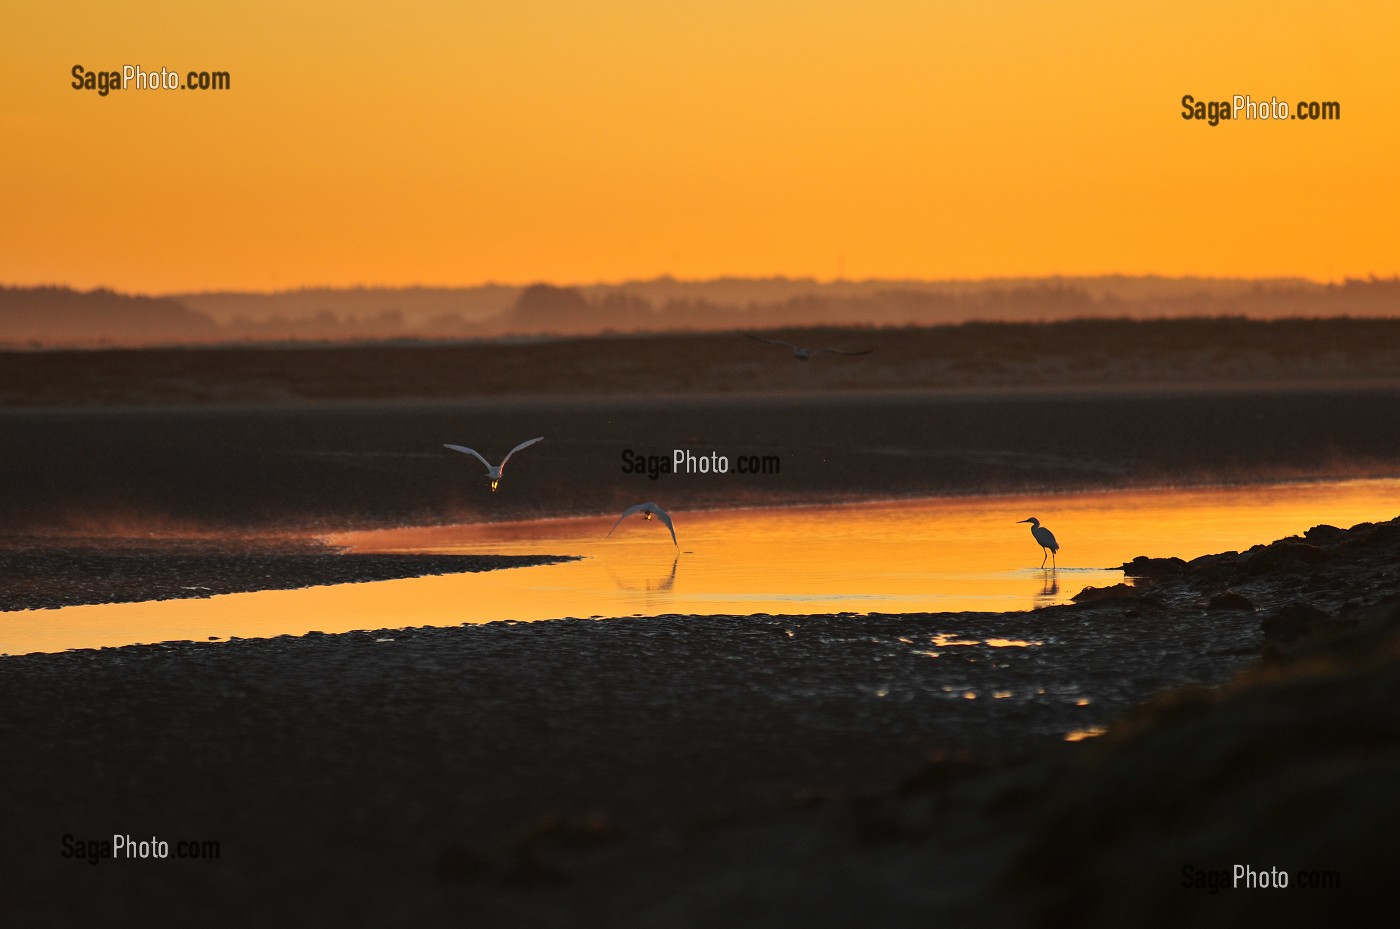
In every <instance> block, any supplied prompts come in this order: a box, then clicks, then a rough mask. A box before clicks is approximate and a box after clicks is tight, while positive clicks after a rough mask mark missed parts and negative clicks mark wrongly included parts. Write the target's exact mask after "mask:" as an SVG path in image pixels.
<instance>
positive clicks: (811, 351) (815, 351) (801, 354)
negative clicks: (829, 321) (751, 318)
mask: <svg viewBox="0 0 1400 929" xmlns="http://www.w3.org/2000/svg"><path fill="white" fill-rule="evenodd" d="M744 335H746V336H748V337H749V338H751V339H753V340H754V341H755V342H767V343H768V344H769V345H781V346H783V347H784V348H790V349H792V357H794V358H796V359H797V360H798V361H810V360H811V359H812V356H813V355H820V354H822V353H823V352H825V353H826V354H828V355H869V354H870V353H871V352H873V351H875V349H873V348H867V349H866V350H865V351H863V352H848V351H846V350H844V349H840V348H803V347H802V346H800V345H793V344H792V343H791V342H784V341H783V340H782V339H760V338H759V337H758V336H756V335H753V334H752V333H748V332H746V333H744Z"/></svg>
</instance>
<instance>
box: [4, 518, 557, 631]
mask: <svg viewBox="0 0 1400 929" xmlns="http://www.w3.org/2000/svg"><path fill="white" fill-rule="evenodd" d="M570 557H571V556H568V555H538V556H531V555H393V554H388V555H360V554H346V553H341V552H337V551H334V550H331V549H329V548H327V547H325V546H322V545H317V544H315V543H314V542H309V541H308V542H298V541H296V540H293V539H290V538H287V539H263V540H247V541H239V540H236V539H228V540H217V539H205V540H199V541H192V540H189V539H164V540H159V541H156V540H145V541H136V542H132V541H131V540H124V541H122V542H117V541H115V540H110V539H107V540H100V541H99V540H87V541H81V540H73V539H68V540H55V539H54V538H52V537H41V538H38V539H33V538H30V539H25V538H23V537H20V538H12V539H9V540H7V544H5V545H2V546H0V613H4V612H5V611H10V610H44V609H56V608H59V607H65V606H75V605H78V604H83V603H134V602H139V601H146V600H171V599H187V598H198V597H212V596H215V595H218V594H231V593H245V592H249V591H255V590H293V589H296V588H300V587H311V586H318V585H323V584H362V583H368V582H371V581H387V580H395V579H397V578H405V577H424V576H427V575H433V574H460V573H467V572H476V571H495V570H500V569H502V568H519V567H525V566H527V565H539V564H553V563H556V562H559V561H566V560H569V558H570ZM0 622H3V619H2V618H0Z"/></svg>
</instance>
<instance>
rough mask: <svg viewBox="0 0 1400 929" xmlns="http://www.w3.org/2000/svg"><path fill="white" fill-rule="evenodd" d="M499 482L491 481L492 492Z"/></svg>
mask: <svg viewBox="0 0 1400 929" xmlns="http://www.w3.org/2000/svg"><path fill="white" fill-rule="evenodd" d="M499 483H500V481H492V482H491V492H492V493H495V492H496V485H497V484H499Z"/></svg>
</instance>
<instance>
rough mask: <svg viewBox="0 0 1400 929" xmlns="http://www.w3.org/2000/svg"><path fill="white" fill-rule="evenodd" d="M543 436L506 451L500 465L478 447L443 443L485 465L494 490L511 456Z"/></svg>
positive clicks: (444, 446)
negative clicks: (485, 456) (483, 454)
mask: <svg viewBox="0 0 1400 929" xmlns="http://www.w3.org/2000/svg"><path fill="white" fill-rule="evenodd" d="M543 438H544V436H542V435H541V436H536V437H535V438H533V439H530V440H529V441H526V442H521V443H520V444H519V445H517V446H515V448H512V449H511V450H510V451H508V452H506V457H504V458H502V459H501V463H500V464H498V465H493V464H491V462H489V461H487V460H486V459H485V458H482V457H481V453H480V452H478V451H477V450H476V449H473V448H467V447H466V446H465V445H448V444H447V443H446V442H444V443H443V444H442V447H443V448H450V449H452V450H453V451H454V452H462V453H463V454H466V455H471V456H472V457H473V458H475V459H476V460H477V461H479V462H481V463H482V464H483V465H485V466H486V476H487V477H489V478H490V479H491V490H492V491H493V492H494V491H495V489H496V485H497V484H499V483H500V482H501V472H502V471H504V470H505V468H506V462H507V461H510V456H511V455H514V454H515V453H516V452H518V451H520V450H521V449H522V448H529V447H530V446H531V445H534V444H535V443H536V442H538V441H540V440H541V439H543Z"/></svg>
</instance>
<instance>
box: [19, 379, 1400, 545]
mask: <svg viewBox="0 0 1400 929" xmlns="http://www.w3.org/2000/svg"><path fill="white" fill-rule="evenodd" d="M0 433H3V435H4V436H5V437H6V441H7V449H8V451H7V452H6V454H4V455H3V456H0V485H3V486H4V487H5V488H6V489H7V492H6V493H5V494H4V495H0V523H2V524H3V525H5V526H7V527H8V528H9V530H10V533H21V532H24V533H49V534H56V535H60V536H63V535H70V534H77V535H81V536H104V535H105V536H113V537H118V538H130V537H142V536H146V535H149V534H154V535H157V536H161V537H169V536H177V535H181V534H198V533H201V532H210V531H213V532H216V533H220V534H222V533H227V532H233V531H240V532H241V531H251V532H254V533H266V532H269V531H272V530H276V529H286V530H289V531H294V532H301V533H308V532H309V533H317V532H323V531H331V530H337V529H347V528H362V527H374V526H385V525H403V524H412V525H431V524H443V523H456V522H478V521H500V520H518V519H540V518H550V517H557V516H567V515H579V514H593V515H598V514H606V513H619V512H621V511H622V509H623V508H625V507H626V506H630V505H632V504H634V503H637V502H640V501H642V500H656V501H657V502H659V503H661V504H662V505H663V506H665V507H667V508H668V509H670V510H673V511H684V510H686V509H698V508H719V507H734V506H771V505H782V504H788V503H828V502H841V501H856V500H866V499H874V498H897V497H905V496H944V495H950V494H975V493H1024V494H1035V495H1044V494H1049V493H1054V492H1056V491H1065V490H1074V489H1111V488H1115V487H1127V486H1153V485H1157V486H1160V485H1171V486H1185V485H1191V484H1212V483H1261V482H1267V481H1275V480H1302V479H1326V478H1338V477H1343V478H1345V477H1368V476H1371V477H1389V476H1393V475H1395V474H1400V389H1386V388H1374V389H1363V388H1344V389H1305V388H1293V389H1286V390H1285V389H1273V390H1262V389H1249V390H1224V391H1219V390H1215V391H1212V390H1205V389H1190V390H1188V389H1173V390H1128V391H1124V390H1115V391H1108V392H1104V391H1087V392H1083V393H1077V394H1076V393H1056V394H1047V393H1045V392H1044V391H1041V390H1033V391H1017V392H1010V393H1004V392H992V393H986V392H983V393H969V394H942V393H934V392H913V393H898V394H868V393H845V394H823V395H815V396H799V395H775V396H760V395H752V394H751V395H746V396H736V397H708V398H703V397H691V398H679V399H678V398H667V397H654V398H647V397H642V398H628V399H600V398H596V397H595V398H589V397H580V398H554V399H531V398H515V399H500V400H493V401H491V402H489V403H487V402H481V401H475V402H441V403H403V402H393V403H386V404H379V405H369V406H364V405H351V406H341V405H330V406H325V407H313V408H288V407H248V408H209V409H162V408H154V409H143V410H86V411H85V410H69V411H55V410H28V411H13V410H12V411H7V412H0ZM536 435H542V436H544V437H545V441H544V442H541V443H539V444H538V445H536V446H533V447H531V448H529V449H526V450H525V451H524V452H522V453H520V454H519V455H517V456H516V457H515V458H513V459H512V460H511V462H510V467H509V469H508V472H507V475H506V479H505V480H504V481H502V483H501V485H500V489H499V490H498V491H497V492H496V493H491V492H490V491H489V489H488V487H487V484H486V481H485V479H484V477H483V475H482V473H480V472H481V471H482V469H481V468H480V466H479V465H478V464H477V463H476V462H474V461H473V460H471V459H470V458H468V457H466V456H464V455H461V454H458V453H456V452H451V451H448V450H446V449H444V448H443V447H442V444H443V443H444V442H456V443H459V444H460V443H466V444H469V445H473V446H475V447H478V448H479V449H481V450H482V451H483V452H484V453H485V454H486V455H487V456H488V457H490V456H492V455H500V454H504V452H505V451H506V450H508V449H509V448H510V447H512V446H513V445H514V444H515V443H517V442H519V441H521V439H523V438H528V437H531V436H536ZM676 448H681V449H689V450H692V451H693V452H695V453H696V454H697V455H702V454H706V453H708V452H711V451H714V452H718V453H720V454H723V455H726V456H728V457H729V458H730V460H731V462H734V461H736V460H737V458H738V456H741V455H743V456H768V455H775V456H778V459H779V468H780V471H779V473H776V474H772V473H769V474H738V473H731V474H729V475H724V476H715V475H701V474H691V475H661V476H660V477H659V478H658V479H657V480H651V479H650V478H649V476H648V475H647V474H646V473H645V472H643V473H625V472H624V471H623V468H624V466H625V461H624V459H623V452H624V451H625V450H629V449H630V450H632V451H633V452H634V454H636V455H642V456H646V455H654V456H661V457H667V458H669V456H670V455H671V453H672V451H673V450H674V449H676ZM735 467H737V465H735Z"/></svg>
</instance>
